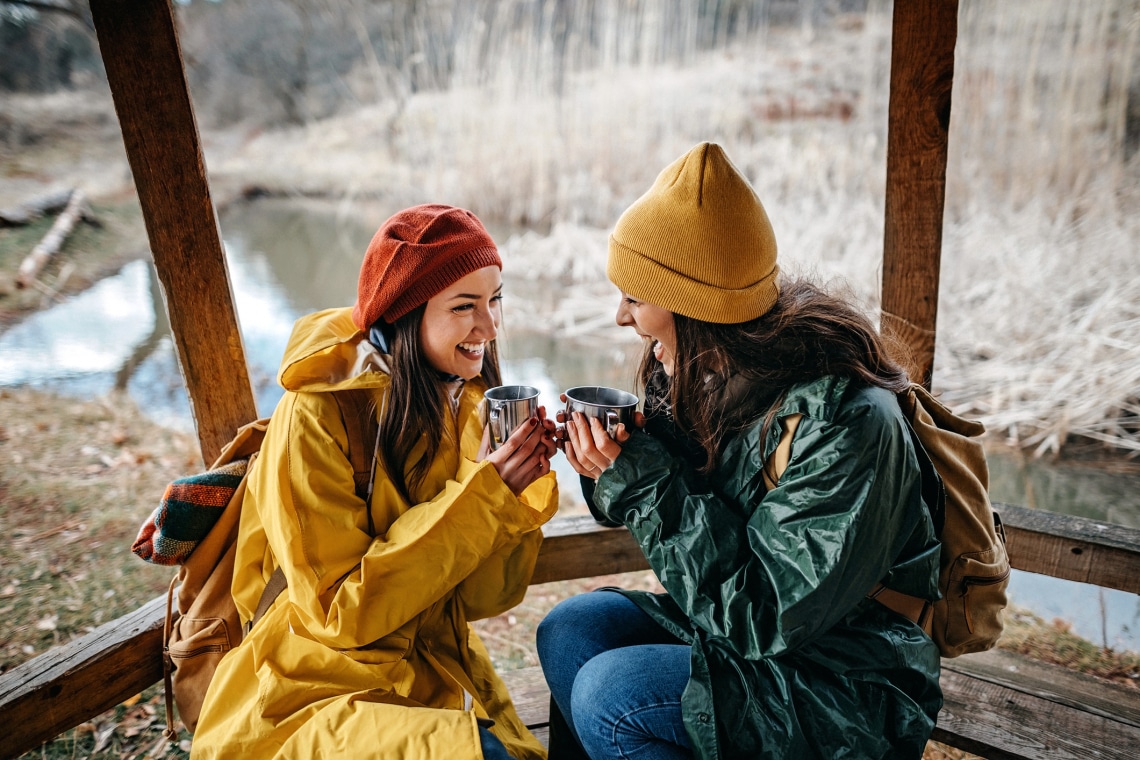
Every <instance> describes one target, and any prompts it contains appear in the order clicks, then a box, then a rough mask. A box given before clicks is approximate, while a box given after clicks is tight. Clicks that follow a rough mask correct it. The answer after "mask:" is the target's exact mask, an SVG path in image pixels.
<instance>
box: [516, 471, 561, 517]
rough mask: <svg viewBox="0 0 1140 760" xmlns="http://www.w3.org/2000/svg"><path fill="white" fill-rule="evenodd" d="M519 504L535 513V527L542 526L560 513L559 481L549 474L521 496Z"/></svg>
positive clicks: (530, 486) (531, 485) (534, 483)
mask: <svg viewBox="0 0 1140 760" xmlns="http://www.w3.org/2000/svg"><path fill="white" fill-rule="evenodd" d="M519 502H521V503H522V504H524V505H525V506H527V507H529V508H530V510H531V511H532V512H533V513H534V515H533V517H534V521H535V525H542V524H544V523H545V522H547V521H548V520H549V519H550V518H552V517H554V513H555V512H557V511H558V479H557V478H556V477H555V475H554V473H553V472H548V473H546V474H545V475H543V476H542V477H541V478H539V479H538V480H536V481H534V482H533V483H531V484H530V485H529V486H527V487H526V490H524V491H523V492H522V493H521V494H520V495H519Z"/></svg>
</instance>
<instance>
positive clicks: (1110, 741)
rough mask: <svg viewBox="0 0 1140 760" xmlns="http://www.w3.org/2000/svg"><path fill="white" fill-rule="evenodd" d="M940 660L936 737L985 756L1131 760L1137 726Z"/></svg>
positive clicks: (1139, 737)
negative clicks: (942, 697) (941, 696)
mask: <svg viewBox="0 0 1140 760" xmlns="http://www.w3.org/2000/svg"><path fill="white" fill-rule="evenodd" d="M950 662H951V661H945V660H944V661H943V665H944V667H943V670H942V678H941V683H942V691H943V693H944V695H945V703H944V704H943V707H942V711H941V712H940V713H939V714H938V725H937V726H936V727H935V729H934V736H933V739H934V740H935V741H939V742H943V743H945V744H949V745H951V746H953V747H957V748H959V749H963V750H966V751H967V752H974V753H976V754H979V755H981V756H982V757H985V758H987V759H988V760H1088V759H1089V758H1104V759H1105V760H1133V759H1134V758H1135V757H1136V748H1137V747H1140V729H1138V728H1136V727H1135V726H1132V725H1129V724H1128V723H1125V722H1122V721H1120V720H1116V719H1112V718H1108V717H1104V716H1103V715H1097V714H1094V713H1091V712H1088V711H1086V710H1083V709H1080V707H1079V705H1077V706H1074V705H1072V704H1064V703H1061V702H1057V701H1054V700H1052V699H1050V698H1048V697H1047V696H1040V695H1038V694H1034V693H1032V691H1033V690H1032V688H1030V689H1028V690H1022V689H1020V688H1010V687H1009V686H1008V685H1006V683H1015V678H1014V677H1013V675H1012V674H1011V675H1010V677H1009V678H1008V679H1006V683H995V682H992V681H988V680H984V679H982V678H977V677H974V676H970V675H966V674H965V673H962V672H959V671H958V670H956V669H954V668H953V665H950Z"/></svg>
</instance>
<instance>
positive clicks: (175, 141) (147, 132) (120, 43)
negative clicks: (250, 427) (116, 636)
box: [91, 0, 257, 462]
mask: <svg viewBox="0 0 1140 760" xmlns="http://www.w3.org/2000/svg"><path fill="white" fill-rule="evenodd" d="M91 15H92V17H93V18H94V21H95V30H96V32H97V34H98V38H99V47H100V50H101V51H102V54H103V63H104V65H105V67H106V69H107V80H108V82H109V84H110V86H111V95H112V96H113V98H114V101H115V111H116V113H117V114H118V116H119V124H120V126H121V127H122V131H123V142H124V144H125V145H126V149H127V158H128V159H129V161H130V165H131V172H132V173H133V174H134V178H135V186H136V188H137V189H138V195H139V201H140V202H141V204H142V211H143V218H144V220H145V222H146V230H147V235H148V237H149V238H150V246H151V250H152V252H153V254H154V265H155V269H156V270H157V271H158V277H159V281H160V282H161V283H162V287H163V291H164V296H165V299H166V310H167V314H168V315H169V317H170V328H171V332H172V334H173V337H174V345H175V347H176V348H177V351H178V359H179V363H180V365H181V368H182V376H183V378H184V380H185V381H186V389H187V391H188V392H189V394H190V405H191V408H192V410H193V413H194V421H195V424H196V425H197V428H198V440H199V443H200V445H201V449H202V458H203V461H205V462H212V461H214V459H215V458H216V457H217V454H218V452H219V451H221V448H222V446H224V445H225V443H226V442H227V441H229V440H230V438H231V437H232V436H233V434H234V432H235V431H236V430H237V428H238V427H240V426H241V425H243V424H245V423H246V422H249V421H251V420H253V419H256V418H257V406H256V403H255V401H254V396H253V389H252V386H251V385H250V381H249V371H248V368H247V365H246V360H245V349H244V348H243V346H242V338H241V332H240V330H239V329H238V321H237V311H236V309H235V308H234V303H233V297H232V295H231V292H230V278H229V272H228V271H227V269H226V259H225V253H224V251H223V249H222V240H221V235H220V233H219V231H218V221H217V218H216V216H215V215H214V204H213V201H212V200H211V199H210V188H209V185H208V184H207V180H206V165H205V161H204V160H203V157H202V148H201V144H200V141H199V138H198V126H197V123H196V122H195V119H194V109H193V107H192V105H191V102H190V93H189V91H188V90H187V86H186V72H185V70H184V69H183V66H182V52H181V49H180V48H179V44H178V34H177V30H176V28H175V18H174V10H173V8H172V7H171V4H170V0H91Z"/></svg>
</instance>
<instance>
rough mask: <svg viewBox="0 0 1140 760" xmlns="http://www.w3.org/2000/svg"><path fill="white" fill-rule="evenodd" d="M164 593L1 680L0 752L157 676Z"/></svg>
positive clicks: (9, 752) (60, 727)
mask: <svg viewBox="0 0 1140 760" xmlns="http://www.w3.org/2000/svg"><path fill="white" fill-rule="evenodd" d="M165 618H166V596H165V595H163V596H160V597H158V598H157V599H153V600H151V601H150V602H147V603H146V604H144V605H143V606H142V607H140V608H139V609H137V610H135V611H134V612H132V613H130V614H129V615H125V616H123V617H121V618H118V619H116V620H112V621H111V622H109V623H105V624H103V625H102V626H100V627H99V628H96V629H95V630H94V631H92V632H91V633H89V634H87V635H86V636H83V637H82V638H79V639H76V640H75V641H72V642H70V643H68V644H65V645H64V646H61V647H56V648H55V649H49V650H48V651H46V652H44V653H43V654H41V655H40V656H38V657H35V658H33V659H31V660H28V661H27V662H25V663H23V664H21V665H18V666H16V667H15V668H13V669H12V670H11V671H10V672H8V673H5V674H4V675H3V676H2V677H0V715H3V716H4V730H3V731H0V757H16V756H18V755H20V754H22V753H24V752H26V751H28V750H30V749H34V748H35V747H38V746H39V745H40V744H43V743H44V742H46V741H48V740H49V739H52V738H54V737H56V736H58V735H59V734H61V733H63V732H64V731H66V730H67V729H69V728H74V727H75V726H78V725H79V724H80V723H82V722H83V721H85V720H88V719H89V718H92V717H94V716H96V715H98V714H99V713H101V712H104V711H106V710H109V709H111V708H112V707H114V706H115V705H117V704H119V703H121V702H122V701H123V700H125V699H129V698H130V697H133V696H134V695H135V694H138V693H139V692H140V691H142V690H143V689H145V688H147V687H148V686H150V685H151V684H153V683H155V682H157V681H159V680H160V679H161V678H162V624H163V621H164V620H165Z"/></svg>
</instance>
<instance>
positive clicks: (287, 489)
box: [192, 205, 558, 760]
mask: <svg viewBox="0 0 1140 760" xmlns="http://www.w3.org/2000/svg"><path fill="white" fill-rule="evenodd" d="M501 268H502V262H501V259H500V258H499V253H498V251H497V249H496V248H495V244H494V242H493V241H492V240H491V237H490V235H488V234H487V231H486V229H484V227H483V225H482V224H481V223H480V222H479V220H478V219H477V218H475V215H474V214H472V213H471V212H469V211H465V210H463V209H458V208H453V207H450V206H439V205H425V206H416V207H414V208H411V209H407V210H405V211H401V212H400V213H398V214H396V215H395V216H393V217H392V218H390V219H389V220H388V221H387V222H385V224H384V226H383V227H381V228H380V230H379V232H377V233H376V236H375V237H374V238H373V240H372V242H371V244H370V245H369V248H368V251H367V253H366V255H365V258H364V262H363V265H362V266H361V272H360V280H359V286H358V298H357V302H356V305H355V307H354V308H343V309H330V310H327V311H322V312H318V313H316V314H310V315H308V316H306V317H302V318H301V319H300V320H298V321H297V323H296V325H295V327H294V329H293V334H292V336H291V338H290V341H289V345H288V348H287V349H286V352H285V358H284V361H283V362H282V365H281V372H280V375H279V380H280V382H281V384H282V386H284V388H285V389H286V393H285V395H284V397H283V398H282V399H281V402H280V404H279V405H278V407H277V409H276V411H275V412H274V413H273V418H272V421H271V422H270V424H269V428H268V430H267V432H266V435H265V441H264V444H263V445H262V448H261V453H260V457H259V459H258V460H257V463H256V466H255V467H254V468H253V469H252V471H251V475H250V481H249V487H248V493H247V495H246V497H245V501H244V503H243V508H242V518H241V525H240V529H239V535H238V542H237V556H236V561H235V569H234V579H233V594H234V599H235V602H236V603H237V608H238V611H239V613H240V614H241V617H242V620H243V622H245V621H249V620H251V619H252V618H253V617H254V614H255V610H256V609H257V607H258V602H259V600H260V599H261V596H262V593H263V591H264V589H265V588H266V586H267V584H268V582H269V580H270V578H272V577H274V574H275V571H277V570H278V569H280V570H281V571H283V573H284V578H285V580H286V581H287V586H286V587H285V590H284V591H283V592H282V593H281V594H280V595H279V596H277V597H276V600H275V601H274V602H273V604H272V606H271V607H269V609H268V611H267V612H266V613H265V614H264V616H263V617H261V618H260V619H259V620H258V622H257V624H256V625H254V626H253V628H252V630H251V632H250V633H249V634H248V635H247V636H246V637H245V638H244V639H243V640H242V642H241V644H240V646H238V647H236V648H235V649H233V650H232V651H230V652H229V653H228V654H227V655H226V656H225V657H224V658H223V660H222V662H221V664H220V665H219V667H218V670H217V672H216V673H215V675H214V678H213V680H212V681H211V683H210V688H209V690H208V692H207V694H206V699H205V705H204V708H203V711H202V715H201V718H200V720H199V723H198V727H197V731H196V732H195V735H194V743H193V750H192V756H193V757H194V758H237V757H243V758H271V757H278V758H289V759H290V760H296V759H297V758H318V757H319V758H331V757H346V758H348V757H351V758H402V759H406V760H456V759H457V758H459V759H462V760H478V758H487V759H488V760H503V759H504V758H508V757H509V758H515V760H522V759H523V758H527V759H528V760H541V758H543V757H544V756H545V750H544V749H543V747H542V746H541V745H540V744H539V743H538V741H537V740H536V739H535V738H534V736H532V735H531V734H530V733H529V732H528V731H527V729H526V727H525V726H524V725H523V724H522V722H521V721H520V720H519V718H518V716H517V714H516V713H515V709H514V707H513V705H512V704H511V700H510V697H509V695H508V694H507V690H506V688H505V686H504V685H503V683H502V681H501V680H500V679H499V678H498V676H496V674H495V672H494V670H493V669H492V667H491V662H490V658H489V657H488V655H487V652H486V650H485V649H484V647H483V645H482V643H481V642H480V641H479V638H478V636H476V635H475V633H474V632H473V631H472V630H471V628H470V626H469V625H468V621H470V620H476V619H479V618H485V617H490V616H493V615H498V614H500V613H502V612H504V611H506V610H507V609H510V608H511V607H513V606H515V605H516V604H517V603H518V602H519V601H520V600H521V599H522V596H523V594H524V593H525V592H526V589H527V585H528V583H529V580H530V575H531V572H532V571H533V569H534V563H535V559H536V557H537V555H538V547H539V543H540V542H541V540H542V535H541V531H539V527H540V526H541V525H542V524H543V523H544V522H546V521H547V520H548V519H549V518H550V517H551V516H552V515H553V514H554V511H555V509H556V507H557V502H558V498H557V489H556V487H555V482H554V476H553V475H551V474H550V456H551V455H552V454H553V453H554V441H553V438H552V433H553V428H554V424H553V422H547V421H545V419H544V414H543V413H542V412H540V413H539V416H538V417H535V418H532V419H531V420H529V422H527V423H524V424H523V425H522V426H520V427H519V428H518V429H517V430H516V432H515V433H514V435H512V436H511V437H510V438H509V439H508V440H507V441H506V442H504V444H503V445H502V446H500V447H499V448H498V449H496V450H495V451H494V452H488V445H487V442H488V441H487V437H486V431H485V429H484V427H483V425H482V423H481V421H480V417H479V414H478V412H477V408H478V405H479V402H480V401H481V400H482V396H483V391H484V390H486V388H487V387H488V386H492V385H497V384H498V383H499V366H498V360H497V357H496V353H495V338H496V335H497V332H498V328H499V321H500V317H501V313H500V309H501V303H500V302H501V293H502V278H501V276H500V270H501ZM353 389H358V391H363V392H364V393H366V394H367V397H368V400H369V402H370V406H371V410H372V411H370V412H369V413H373V414H375V415H376V416H377V417H378V422H379V436H378V439H377V444H376V456H375V464H374V468H375V476H374V477H373V479H372V490H371V502H370V506H369V505H367V504H366V503H365V501H364V500H363V499H362V498H361V497H360V496H358V495H357V493H356V489H355V487H354V478H353V472H354V468H353V466H352V464H350V462H349V457H348V440H349V436H348V433H347V427H346V423H345V421H344V419H343V418H342V416H341V409H340V407H339V405H338V402H337V400H336V398H335V397H334V395H333V394H334V393H337V392H344V391H351V390H353Z"/></svg>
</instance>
